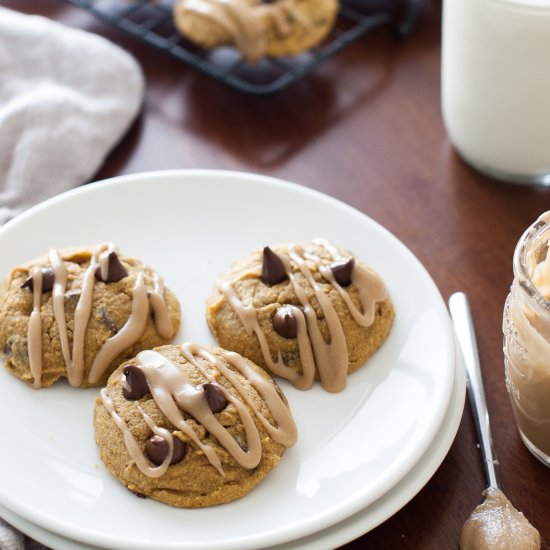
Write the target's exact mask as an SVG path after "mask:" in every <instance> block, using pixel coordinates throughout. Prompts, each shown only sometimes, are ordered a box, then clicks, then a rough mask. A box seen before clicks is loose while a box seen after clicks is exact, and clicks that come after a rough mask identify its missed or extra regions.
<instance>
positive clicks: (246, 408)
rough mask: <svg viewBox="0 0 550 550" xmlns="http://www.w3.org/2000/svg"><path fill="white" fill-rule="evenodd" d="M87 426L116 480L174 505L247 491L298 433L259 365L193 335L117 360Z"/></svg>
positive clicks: (211, 501) (197, 504)
mask: <svg viewBox="0 0 550 550" xmlns="http://www.w3.org/2000/svg"><path fill="white" fill-rule="evenodd" d="M94 429H95V439H96V443H97V446H98V448H99V453H100V456H101V459H102V461H103V463H104V464H105V466H106V468H107V469H108V470H109V471H110V472H111V473H112V474H113V475H114V476H115V477H116V478H117V479H118V480H119V481H121V482H122V483H123V484H124V485H126V486H127V487H128V488H129V489H130V490H131V491H133V492H135V493H137V494H138V495H140V496H147V497H150V498H153V499H155V500H159V501H161V502H164V503H166V504H170V505H172V506H177V507H180V508H201V507H206V506H213V505H216V504H222V503H225V502H230V501H232V500H235V499H237V498H240V497H241V496H243V495H245V494H247V493H248V492H249V491H251V490H252V489H253V488H254V487H255V486H256V485H258V483H260V482H261V481H262V480H263V479H264V478H265V476H266V475H267V474H268V473H269V472H270V471H271V470H272V469H273V468H275V466H277V464H278V463H279V460H280V458H281V455H282V454H283V453H284V451H285V449H286V448H287V447H290V446H292V445H294V443H295V441H296V436H297V434H296V426H295V424H294V421H293V419H292V416H291V414H290V410H289V408H288V404H287V402H286V399H285V398H284V396H283V394H282V392H281V390H280V389H279V387H278V386H277V385H276V383H275V382H274V381H273V380H272V379H271V378H270V377H268V376H267V374H266V373H265V372H264V371H263V370H262V369H260V368H259V367H257V366H256V365H254V364H253V363H252V362H251V361H249V360H248V359H245V358H243V357H241V356H240V355H238V354H236V353H234V352H228V351H225V350H223V349H221V348H208V347H203V346H200V345H198V344H193V343H187V344H183V345H181V346H175V345H167V346H162V347H159V348H156V349H154V350H150V351H143V352H141V353H139V354H138V355H137V357H135V358H134V359H132V360H130V361H127V362H126V363H124V364H123V365H121V366H120V368H118V369H117V370H116V371H115V372H114V373H113V374H112V375H111V377H110V378H109V382H108V384H107V387H106V388H104V389H103V390H101V392H100V398H98V399H97V400H96V406H95V411H94Z"/></svg>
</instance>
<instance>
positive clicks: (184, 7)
mask: <svg viewBox="0 0 550 550" xmlns="http://www.w3.org/2000/svg"><path fill="white" fill-rule="evenodd" d="M179 9H180V10H181V13H182V17H185V14H186V13H188V14H189V13H193V14H195V15H200V16H202V17H206V18H208V19H210V20H211V21H213V22H215V23H216V24H218V25H219V26H220V27H221V28H222V29H224V30H225V31H226V32H227V34H228V35H229V36H230V37H231V39H232V40H233V43H234V44H235V46H236V47H237V49H239V50H240V51H241V52H242V53H243V55H244V56H245V58H246V59H247V60H248V61H250V62H255V61H258V60H260V59H261V58H262V57H263V56H264V55H265V52H266V48H267V39H266V29H265V28H264V25H265V23H264V22H263V16H264V15H266V16H267V17H268V18H269V19H271V21H272V22H273V24H274V25H275V29H276V30H277V32H278V33H279V34H280V35H282V36H286V35H288V34H289V33H290V32H291V30H292V25H291V24H290V23H289V22H288V20H287V19H288V18H290V19H294V20H295V21H296V22H297V23H298V24H299V25H301V26H302V27H303V28H305V29H307V30H309V29H311V28H312V24H311V23H310V22H309V21H308V20H307V19H306V18H305V17H304V16H303V15H302V14H301V13H300V11H299V10H298V9H297V8H296V7H295V5H294V3H293V2H291V1H289V0H279V1H278V2H275V3H273V4H262V3H261V2H257V3H255V4H252V5H250V4H249V5H247V4H244V3H243V2H242V0H185V1H183V2H181V4H180V6H179Z"/></svg>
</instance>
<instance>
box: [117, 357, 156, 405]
mask: <svg viewBox="0 0 550 550" xmlns="http://www.w3.org/2000/svg"><path fill="white" fill-rule="evenodd" d="M122 374H124V377H125V382H126V384H125V386H123V388H122V395H124V397H125V398H126V399H130V400H132V401H135V400H137V399H141V398H142V397H143V396H144V395H147V394H148V393H149V384H147V378H145V374H143V371H142V370H141V369H140V368H139V367H137V366H136V365H126V366H125V367H124V368H123V369H122Z"/></svg>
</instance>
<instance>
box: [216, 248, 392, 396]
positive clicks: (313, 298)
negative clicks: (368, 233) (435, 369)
mask: <svg viewBox="0 0 550 550" xmlns="http://www.w3.org/2000/svg"><path fill="white" fill-rule="evenodd" d="M393 316H394V312H393V306H392V303H391V300H390V298H389V296H388V293H387V290H386V287H385V285H384V283H383V281H382V279H381V278H380V276H379V275H378V274H377V273H376V272H374V271H373V270H372V269H371V268H369V267H368V266H366V265H365V264H363V263H362V262H361V261H359V260H358V259H357V258H355V257H354V256H352V255H351V254H349V253H347V252H344V251H342V250H340V249H338V248H337V247H335V246H333V245H332V244H330V243H329V242H328V241H326V240H324V239H315V240H314V241H313V242H311V243H306V244H303V245H297V244H287V245H280V246H275V247H265V248H264V249H263V250H262V251H258V252H255V253H253V254H252V255H251V256H250V257H249V258H247V259H245V260H244V261H242V262H239V263H237V264H235V266H233V267H232V268H231V269H230V270H229V271H228V272H227V273H225V274H223V275H222V276H221V277H220V278H219V279H218V282H217V283H216V286H215V290H214V293H213V295H212V296H211V297H210V298H209V300H208V308H207V321H208V324H209V326H210V329H211V331H212V333H213V334H214V336H215V338H216V339H217V341H218V342H219V344H220V345H221V346H223V347H225V348H227V349H233V350H235V351H236V352H238V353H241V354H242V355H245V356H246V357H248V358H249V359H251V360H252V361H254V362H255V363H257V364H259V365H260V366H262V367H263V368H265V369H267V370H268V371H269V372H270V373H271V374H273V375H274V376H280V377H282V378H286V379H288V380H289V381H290V382H291V383H292V384H293V385H294V386H295V387H296V388H298V389H302V390H305V389H309V388H311V387H312V385H313V383H314V381H315V379H316V378H317V379H319V380H320V381H321V384H322V386H323V387H324V388H325V389H326V390H327V391H331V392H338V391H341V390H342V389H344V388H345V386H346V379H347V375H348V374H349V373H351V372H353V371H354V370H356V369H357V368H359V367H360V366H361V365H363V364H364V363H365V362H366V361H367V360H368V358H369V357H370V356H371V355H372V353H374V351H375V350H376V349H377V348H378V347H380V345H381V344H382V343H383V342H384V340H385V339H386V338H387V336H388V334H389V332H390V329H391V325H392V321H393Z"/></svg>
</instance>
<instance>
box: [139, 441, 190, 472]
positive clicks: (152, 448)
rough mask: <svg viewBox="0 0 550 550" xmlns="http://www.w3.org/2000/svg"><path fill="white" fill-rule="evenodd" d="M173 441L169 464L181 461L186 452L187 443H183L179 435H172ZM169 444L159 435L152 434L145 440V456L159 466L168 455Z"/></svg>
mask: <svg viewBox="0 0 550 550" xmlns="http://www.w3.org/2000/svg"><path fill="white" fill-rule="evenodd" d="M172 441H173V442H174V452H173V453H172V460H171V461H170V464H177V463H178V462H181V461H182V460H183V458H184V457H185V455H186V454H187V443H184V442H183V441H182V440H181V439H180V438H179V437H176V436H175V435H173V436H172ZM169 449H170V448H169V446H168V443H167V441H166V440H165V439H164V438H163V437H161V436H160V435H153V436H151V437H150V438H149V439H148V440H147V456H148V457H149V460H150V461H151V462H152V463H153V464H156V465H157V466H159V465H160V464H162V463H163V462H164V459H165V458H166V457H167V456H168V451H169Z"/></svg>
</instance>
